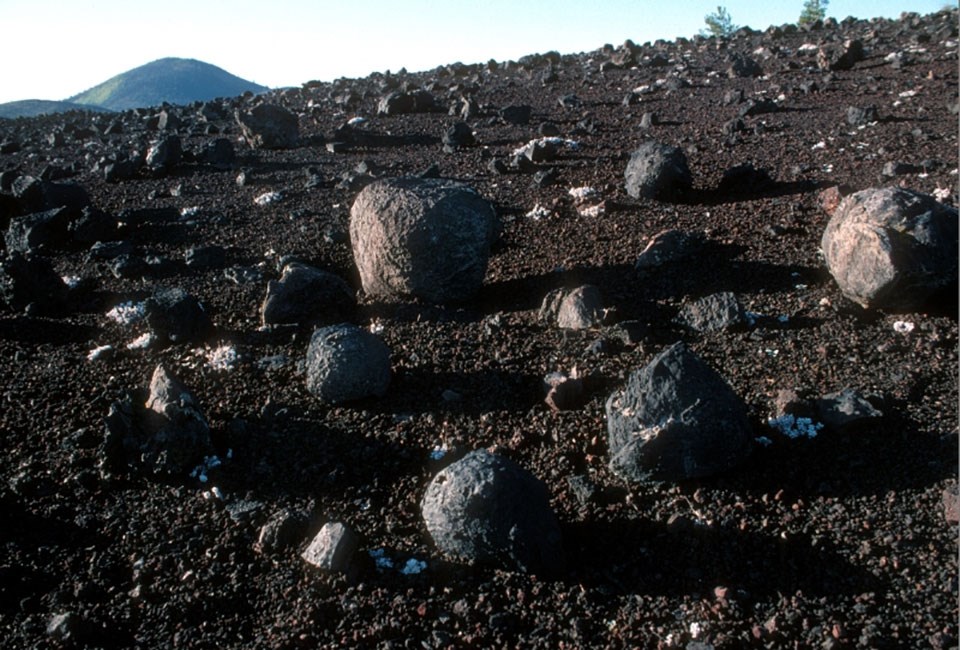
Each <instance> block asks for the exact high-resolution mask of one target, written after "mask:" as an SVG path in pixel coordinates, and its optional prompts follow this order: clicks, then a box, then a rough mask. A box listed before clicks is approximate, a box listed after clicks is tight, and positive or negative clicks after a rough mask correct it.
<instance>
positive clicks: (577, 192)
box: [567, 185, 599, 201]
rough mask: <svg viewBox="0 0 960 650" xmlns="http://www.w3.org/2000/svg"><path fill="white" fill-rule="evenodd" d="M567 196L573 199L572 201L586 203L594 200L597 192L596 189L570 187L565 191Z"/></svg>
mask: <svg viewBox="0 0 960 650" xmlns="http://www.w3.org/2000/svg"><path fill="white" fill-rule="evenodd" d="M567 194H569V195H570V196H572V197H573V200H574V201H587V200H589V199H592V198H595V197H596V196H597V195H598V194H599V192H597V190H596V189H594V188H592V187H589V186H586V185H585V186H583V187H571V188H570V189H569V190H567Z"/></svg>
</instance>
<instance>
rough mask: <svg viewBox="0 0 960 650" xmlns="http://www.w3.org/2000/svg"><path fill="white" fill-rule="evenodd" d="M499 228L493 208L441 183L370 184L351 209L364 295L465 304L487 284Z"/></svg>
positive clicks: (473, 195) (472, 194)
mask: <svg viewBox="0 0 960 650" xmlns="http://www.w3.org/2000/svg"><path fill="white" fill-rule="evenodd" d="M498 230H499V220H498V219H497V215H496V213H495V211H494V209H493V206H492V205H491V204H490V203H489V202H488V201H486V200H485V199H484V198H483V197H481V196H480V195H479V194H478V193H477V192H475V191H474V190H473V189H471V188H469V187H467V186H466V185H462V184H460V183H456V182H454V181H449V180H442V179H424V178H397V179H390V180H382V181H377V182H374V183H371V184H370V185H367V186H366V187H365V188H364V189H363V191H362V192H360V194H359V195H358V196H357V199H356V201H354V204H353V207H352V208H351V209H350V240H351V243H352V245H353V257H354V262H355V263H356V265H357V269H358V270H359V271H360V281H361V282H362V284H363V289H364V291H365V292H366V293H367V294H369V295H371V296H374V297H377V298H383V299H388V300H393V299H402V298H407V297H410V296H415V297H418V298H422V299H424V300H427V301H430V302H436V303H444V302H453V301H459V300H464V299H466V298H468V297H469V296H470V295H471V294H472V293H474V292H475V291H476V290H477V289H479V288H480V286H481V285H482V284H483V277H484V275H485V273H486V270H487V259H488V257H489V254H490V246H491V245H492V244H493V242H494V240H495V238H496V236H497V234H498Z"/></svg>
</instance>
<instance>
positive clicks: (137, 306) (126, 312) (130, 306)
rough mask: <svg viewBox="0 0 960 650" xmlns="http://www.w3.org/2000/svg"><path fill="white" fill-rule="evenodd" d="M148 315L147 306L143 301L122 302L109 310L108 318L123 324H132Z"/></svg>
mask: <svg viewBox="0 0 960 650" xmlns="http://www.w3.org/2000/svg"><path fill="white" fill-rule="evenodd" d="M146 315H147V307H146V305H145V304H144V303H142V302H133V301H127V302H122V303H120V304H119V305H117V306H116V307H114V308H113V309H111V310H110V311H108V312H107V318H109V319H110V320H112V321H114V322H116V323H119V324H121V325H132V324H134V323H137V322H139V321H142V320H143V319H144V318H145V317H146Z"/></svg>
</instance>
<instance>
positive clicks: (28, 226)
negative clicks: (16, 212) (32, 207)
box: [3, 208, 69, 253]
mask: <svg viewBox="0 0 960 650" xmlns="http://www.w3.org/2000/svg"><path fill="white" fill-rule="evenodd" d="M68 225H69V219H68V216H67V211H66V209H65V208H54V209H52V210H45V211H43V212H34V213H33V214H27V215H24V216H22V217H16V218H15V219H13V220H11V221H10V226H9V227H8V228H7V232H6V233H5V234H4V237H3V238H4V242H5V243H6V245H7V250H8V251H10V252H17V253H34V252H40V251H44V250H46V249H51V248H62V247H63V246H64V245H65V244H66V241H67V226H68Z"/></svg>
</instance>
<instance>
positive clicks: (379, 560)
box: [367, 548, 393, 569]
mask: <svg viewBox="0 0 960 650" xmlns="http://www.w3.org/2000/svg"><path fill="white" fill-rule="evenodd" d="M367 554H368V555H369V556H370V557H371V558H373V561H374V562H375V563H376V565H377V568H378V569H392V568H393V560H392V559H390V558H389V557H387V552H386V551H385V550H384V549H382V548H375V549H372V550H370V551H367Z"/></svg>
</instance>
